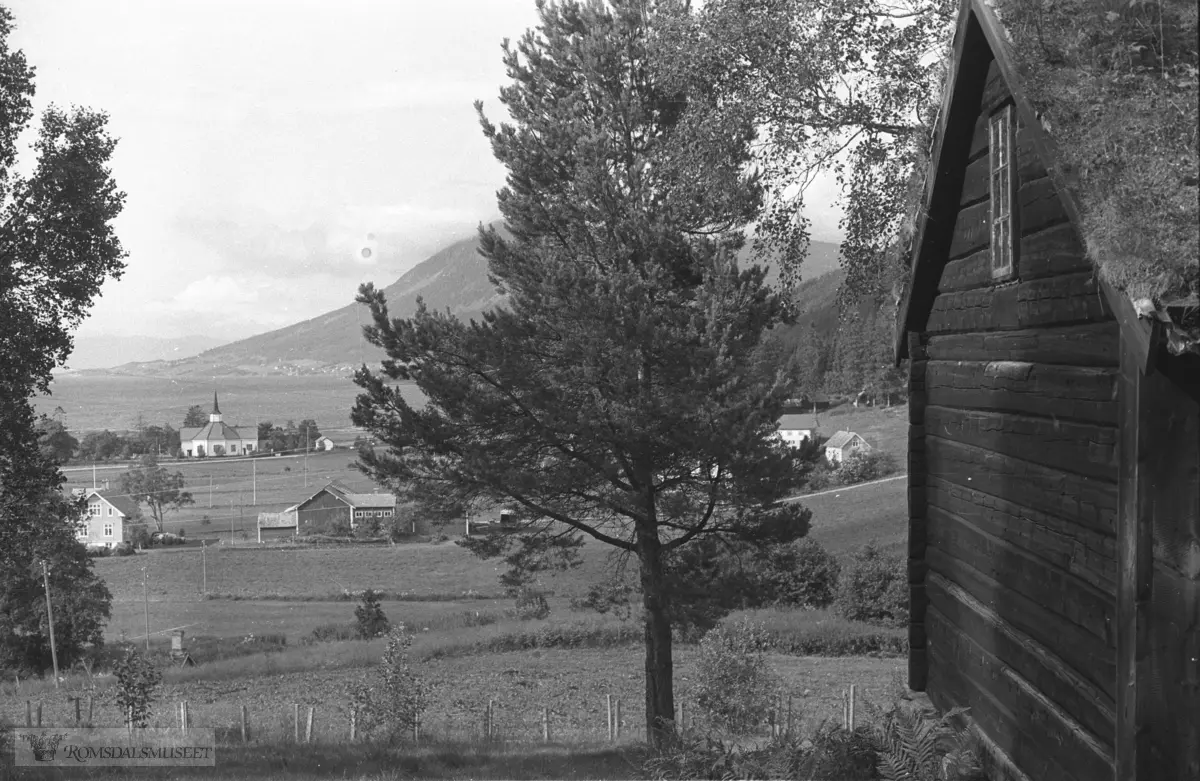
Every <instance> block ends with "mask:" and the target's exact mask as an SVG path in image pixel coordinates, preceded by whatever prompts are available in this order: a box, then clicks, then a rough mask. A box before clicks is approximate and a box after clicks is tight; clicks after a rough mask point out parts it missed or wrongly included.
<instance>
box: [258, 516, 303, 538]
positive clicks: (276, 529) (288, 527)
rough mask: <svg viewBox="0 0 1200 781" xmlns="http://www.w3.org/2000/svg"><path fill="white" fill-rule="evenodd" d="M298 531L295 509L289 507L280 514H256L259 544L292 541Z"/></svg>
mask: <svg viewBox="0 0 1200 781" xmlns="http://www.w3.org/2000/svg"><path fill="white" fill-rule="evenodd" d="M298 531H299V526H298V521H297V515H296V508H295V507H289V508H288V509H286V510H284V511H283V512H280V513H259V514H258V541H259V542H272V541H276V540H290V539H294V538H295V537H296V534H297V532H298Z"/></svg>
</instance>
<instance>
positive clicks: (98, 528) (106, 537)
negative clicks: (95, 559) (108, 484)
mask: <svg viewBox="0 0 1200 781" xmlns="http://www.w3.org/2000/svg"><path fill="white" fill-rule="evenodd" d="M85 496H86V497H87V509H86V510H84V514H83V524H82V525H81V526H80V527H79V530H78V532H77V533H76V536H77V537H78V538H79V541H80V542H82V543H83V544H84V545H89V546H93V547H95V546H103V547H105V548H111V547H113V546H114V545H116V544H117V543H119V542H121V541H122V540H123V539H124V534H125V524H126V523H127V522H128V521H129V520H131V519H133V518H136V517H137V516H138V515H139V512H138V509H139V508H138V505H137V502H135V501H133V500H132V499H130V498H129V497H128V496H123V495H117V494H109V495H108V496H105V495H104V494H102V493H100V492H99V491H97V490H96V489H95V488H89V489H88V490H87V492H86V494H85Z"/></svg>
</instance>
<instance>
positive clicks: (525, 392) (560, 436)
mask: <svg viewBox="0 0 1200 781" xmlns="http://www.w3.org/2000/svg"><path fill="white" fill-rule="evenodd" d="M539 13H540V19H541V24H540V27H539V28H538V29H537V30H536V31H530V32H528V33H527V34H526V35H525V36H524V37H523V38H521V40H520V41H519V42H518V43H517V44H516V46H510V45H507V44H506V45H505V47H504V51H505V55H504V58H505V65H506V66H507V69H508V74H509V77H510V78H511V79H512V83H511V84H510V85H509V86H507V87H505V88H504V89H503V90H502V92H501V100H502V102H503V103H504V104H505V106H506V108H507V109H508V113H509V115H510V116H511V117H512V120H513V121H512V124H511V125H502V126H499V127H497V126H495V125H493V124H492V123H491V122H490V121H488V120H487V119H486V118H485V117H483V114H482V109H480V114H481V121H482V124H483V128H484V132H485V134H486V136H487V137H488V138H489V139H490V140H491V143H492V149H493V152H494V154H495V156H496V158H497V159H498V160H499V161H500V162H501V163H503V164H504V165H505V166H506V167H507V168H508V170H509V176H508V186H507V187H505V188H504V189H503V190H502V191H501V192H500V194H499V205H500V209H501V212H502V214H503V215H504V219H505V226H506V231H505V232H504V233H502V232H500V231H497V230H491V229H489V230H481V244H482V251H483V254H484V255H485V256H486V257H487V259H488V262H489V270H490V273H491V277H492V279H493V281H494V282H495V283H496V284H497V286H498V287H500V288H501V289H503V290H504V291H506V292H507V293H508V304H507V306H506V307H504V308H498V309H496V310H493V311H491V312H488V313H485V314H484V315H483V317H482V321H480V322H473V323H471V324H463V323H461V322H459V321H458V320H457V319H455V318H453V317H452V316H450V315H449V314H443V313H435V312H431V311H429V310H428V309H427V308H426V307H425V306H424V305H423V304H422V305H420V306H419V308H418V311H417V314H416V316H415V317H413V318H410V319H396V320H393V319H391V318H390V317H389V314H388V309H387V303H386V301H385V299H384V296H383V294H382V293H381V292H380V291H377V290H375V289H374V288H373V287H372V286H370V285H365V286H364V287H363V288H362V289H361V291H360V295H359V299H358V300H359V301H360V302H361V303H364V304H366V305H368V306H369V307H370V309H371V313H372V320H373V324H372V325H370V326H368V327H366V328H365V329H364V331H365V334H366V336H367V339H368V340H369V341H370V342H371V343H373V344H375V345H377V346H380V347H382V348H383V349H384V350H385V351H386V352H387V355H388V359H387V361H385V363H384V365H383V369H382V372H379V373H376V372H373V371H370V370H368V369H367V368H366V367H363V368H362V369H361V370H360V371H359V372H358V373H357V374H356V376H355V381H356V383H357V384H358V385H359V386H360V387H361V388H362V389H363V393H362V394H360V396H359V398H358V402H357V404H356V405H355V408H354V411H353V413H352V419H353V421H354V422H355V424H356V425H359V426H362V427H364V428H366V429H369V430H370V431H371V432H372V434H374V435H375V436H376V437H377V438H378V440H379V441H380V442H381V443H383V444H384V445H386V447H378V448H375V449H374V450H365V451H362V452H361V453H360V465H361V466H362V468H364V469H365V470H366V471H367V472H368V473H369V474H371V475H372V476H373V477H374V478H376V479H377V480H379V481H381V482H383V483H385V484H387V485H389V486H390V487H392V488H393V489H394V490H396V491H397V492H398V493H400V494H401V495H402V497H403V498H404V499H407V500H415V501H420V502H422V503H423V504H424V506H425V507H426V508H427V509H429V510H430V511H436V512H439V513H440V514H442V515H445V516H453V515H455V514H457V515H458V517H461V512H462V510H463V509H464V508H465V507H467V506H469V505H470V504H471V503H473V502H479V501H484V502H501V501H503V502H504V503H506V504H508V505H510V506H513V507H515V508H517V509H518V519H519V522H518V523H517V524H516V525H515V529H514V531H512V532H511V533H508V534H503V535H497V536H489V537H488V538H486V539H472V540H471V541H470V542H469V543H467V544H469V545H470V546H471V547H473V548H474V549H476V550H477V551H478V552H480V553H481V554H484V555H500V554H505V555H507V560H508V562H509V564H510V567H515V569H516V570H517V571H518V574H520V573H525V574H526V575H527V574H528V573H530V572H533V571H536V570H537V569H539V568H542V567H545V566H550V565H551V564H553V563H556V562H557V563H570V562H572V561H577V560H578V550H579V546H580V545H582V544H583V540H584V537H588V538H591V539H592V540H595V541H599V542H601V543H605V544H607V545H611V546H613V547H615V548H617V549H619V550H621V551H625V552H628V553H629V554H631V555H632V556H633V557H634V559H635V560H636V561H637V562H638V568H639V579H638V580H639V586H640V591H641V595H642V607H643V613H644V616H645V623H646V662H645V669H646V714H647V725H646V726H647V736H648V739H649V740H650V741H651V742H652V743H654V744H656V745H661V744H662V743H663V741H664V740H665V739H666V737H667V735H668V734H669V731H670V722H671V720H672V719H673V718H674V692H673V680H672V640H671V629H672V621H677V620H679V616H680V615H682V614H683V613H684V612H686V608H687V607H688V606H687V605H686V604H683V597H682V596H680V595H677V594H675V593H673V591H672V582H673V581H672V574H673V571H672V568H673V567H682V566H683V564H682V563H681V562H682V561H683V559H681V558H680V556H679V554H681V553H682V552H684V551H687V550H689V549H690V548H691V547H692V546H694V545H697V544H700V543H702V542H704V541H706V540H709V541H711V540H714V539H716V538H717V537H721V538H726V539H729V540H736V541H742V540H752V541H756V542H766V541H770V540H780V541H787V540H790V539H793V538H796V537H799V536H801V535H803V534H804V533H805V532H806V531H807V515H806V514H805V512H804V511H803V510H802V509H801V508H799V507H797V506H796V505H793V504H786V505H777V504H776V500H778V499H779V498H781V497H782V496H783V495H784V494H785V492H786V491H787V490H788V488H789V487H790V485H791V484H792V482H794V479H795V477H794V476H795V475H796V473H797V472H796V470H795V468H794V464H793V462H792V456H791V455H790V454H789V453H788V452H787V449H786V448H783V447H782V446H778V445H776V444H774V443H773V439H772V437H771V435H772V434H773V433H774V430H775V423H776V420H777V419H778V416H779V413H780V411H781V409H782V405H783V402H784V400H785V399H787V398H788V397H790V396H791V395H792V391H793V390H794V388H793V387H792V383H791V381H790V380H788V379H787V378H785V377H783V376H781V375H779V374H778V373H777V372H776V371H775V369H774V368H773V367H771V366H770V365H769V362H767V361H764V360H762V356H761V352H762V346H763V344H764V337H765V334H766V333H767V332H768V331H769V329H770V328H772V327H773V326H775V325H777V324H779V323H781V322H783V320H784V319H785V315H786V311H787V306H786V302H785V300H784V298H783V297H782V296H781V295H779V294H777V293H776V292H774V291H773V290H772V289H770V288H769V287H768V286H767V285H766V282H765V277H766V274H765V272H764V271H763V270H762V269H760V268H758V267H753V268H749V269H739V268H738V267H737V266H736V263H735V261H734V259H733V258H734V255H735V250H736V249H737V248H738V247H739V246H740V244H741V234H740V229H741V228H742V227H743V226H744V225H745V224H746V223H747V222H748V221H749V220H750V219H751V218H752V217H753V216H754V215H755V213H756V209H757V207H758V206H759V203H760V201H759V191H758V188H757V186H756V184H755V182H754V181H753V180H752V179H748V178H747V177H746V176H745V175H744V171H745V169H746V166H745V164H746V162H747V160H748V154H749V142H750V141H751V139H752V137H753V133H752V128H751V126H750V124H749V123H747V122H745V121H743V120H742V118H741V117H739V116H737V115H736V114H730V113H728V112H726V111H725V110H724V106H723V104H719V103H717V102H715V101H712V100H710V99H709V96H711V94H712V91H711V90H710V89H706V88H705V85H704V84H702V83H697V82H694V81H691V80H689V79H690V77H689V75H688V74H686V73H671V74H665V73H661V72H659V71H658V70H656V67H655V60H654V59H653V57H652V44H653V41H654V40H655V34H656V30H657V25H658V24H659V22H660V21H661V20H662V19H663V18H665V17H666V16H668V15H670V14H679V13H685V10H684V7H683V5H682V4H679V3H669V2H663V3H656V2H644V1H643V0H614V2H611V3H608V4H605V3H600V2H562V3H558V4H546V5H544V6H539ZM397 381H412V382H415V383H416V384H417V386H418V387H419V388H420V389H421V390H422V391H423V392H424V394H425V395H426V396H427V397H428V400H429V401H428V403H427V405H426V406H425V407H424V408H422V409H415V408H413V407H411V406H410V405H409V404H408V403H407V402H406V401H405V399H404V397H403V395H402V394H401V393H400V392H399V391H398V390H397V389H396V387H395V382H397ZM511 582H512V583H513V584H514V585H517V586H519V585H521V583H522V582H527V581H522V579H521V578H520V577H518V578H516V579H514V580H512V581H511ZM677 597H678V598H677Z"/></svg>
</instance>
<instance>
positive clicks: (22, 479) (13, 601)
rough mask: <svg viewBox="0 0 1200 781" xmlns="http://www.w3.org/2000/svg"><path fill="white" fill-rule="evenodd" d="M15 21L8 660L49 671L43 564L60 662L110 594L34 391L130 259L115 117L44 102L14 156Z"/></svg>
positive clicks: (2, 252) (22, 127) (0, 115)
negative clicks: (120, 226)
mask: <svg viewBox="0 0 1200 781" xmlns="http://www.w3.org/2000/svg"><path fill="white" fill-rule="evenodd" d="M12 29H13V17H12V14H10V13H9V11H8V10H7V9H6V8H4V7H0V74H2V76H0V334H3V337H4V338H3V339H0V366H2V367H4V368H3V371H2V372H0V668H12V667H18V668H23V669H34V670H38V671H39V672H40V671H41V670H42V669H45V667H48V666H49V662H50V643H49V632H48V631H47V630H48V624H47V620H46V605H45V598H46V597H45V590H44V585H43V582H42V578H43V568H42V566H41V562H43V561H44V562H46V570H48V572H49V583H50V592H51V601H52V604H53V607H54V621H55V627H54V629H55V637H56V640H57V641H58V653H59V661H60V662H61V663H63V664H70V663H72V661H73V660H74V659H77V658H79V656H80V655H81V654H82V653H83V652H84V651H85V650H86V648H87V646H88V645H92V644H99V643H100V642H101V639H102V636H103V631H102V630H103V626H104V621H105V619H107V617H108V614H109V603H110V600H111V595H110V594H109V592H108V589H106V588H105V587H104V584H103V582H101V581H100V580H99V579H98V578H97V577H96V576H95V574H94V572H93V571H92V565H91V561H90V560H89V559H88V557H87V555H86V551H85V550H84V548H83V546H82V545H81V544H80V543H79V542H78V540H77V539H76V536H75V532H76V529H77V523H78V521H79V518H80V513H81V508H80V506H79V503H77V502H74V501H71V500H68V499H66V498H65V497H64V496H63V495H62V493H61V491H60V490H59V489H60V487H61V485H62V482H63V477H62V473H61V472H60V471H59V469H58V466H57V464H55V463H54V462H53V461H52V460H51V459H49V458H47V457H46V454H44V453H43V452H42V451H41V449H40V448H39V442H38V435H37V431H36V426H37V418H36V416H35V414H34V411H33V406H32V403H31V398H32V396H33V395H34V394H45V393H48V392H49V390H50V388H49V385H50V377H51V371H52V370H53V369H54V368H55V367H56V366H61V365H63V363H64V362H65V361H66V359H67V357H68V355H69V354H70V352H71V347H72V340H71V332H72V330H73V329H74V328H75V327H76V326H78V325H79V323H80V322H81V321H82V319H83V318H84V316H85V315H86V313H87V310H88V308H89V307H90V306H91V303H92V301H93V299H94V298H95V297H96V295H98V294H99V291H100V286H101V284H102V283H103V282H104V280H105V279H107V278H114V277H118V276H120V274H121V271H122V269H123V268H124V260H123V259H124V256H125V253H124V251H123V250H122V249H121V244H120V242H119V241H118V240H117V237H116V235H115V234H114V232H113V227H112V222H113V220H114V219H115V218H116V216H117V215H118V214H119V213H120V211H121V207H122V204H123V201H124V194H123V193H121V192H120V191H119V190H118V189H117V187H116V184H115V183H114V182H113V179H112V176H111V174H110V171H109V160H110V159H111V156H112V152H113V149H114V147H115V141H113V139H112V138H110V137H109V135H108V133H107V130H106V124H107V117H106V116H105V115H104V114H103V113H101V112H96V111H92V110H89V109H86V108H74V109H71V110H69V111H68V110H64V109H61V108H57V107H51V108H48V109H46V110H45V111H44V112H43V113H42V116H41V123H40V125H39V127H38V128H37V129H36V131H35V136H34V141H33V151H34V155H35V159H34V160H32V161H31V163H32V164H31V165H27V166H21V167H20V168H18V166H17V163H18V155H17V140H18V138H20V137H21V136H22V135H23V134H24V133H25V131H26V130H27V129H29V126H30V122H31V120H32V119H33V110H32V105H31V98H32V96H33V92H34V84H33V68H31V67H30V66H29V65H28V63H27V62H26V60H25V55H24V54H23V53H22V52H20V51H13V50H12V49H10V48H9V46H8V37H9V33H10V32H11V31H12ZM20 171H27V173H25V174H23V173H21V172H20Z"/></svg>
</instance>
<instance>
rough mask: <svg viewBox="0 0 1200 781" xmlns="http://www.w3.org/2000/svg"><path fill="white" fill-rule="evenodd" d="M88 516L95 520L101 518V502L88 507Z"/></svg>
mask: <svg viewBox="0 0 1200 781" xmlns="http://www.w3.org/2000/svg"><path fill="white" fill-rule="evenodd" d="M88 515H90V516H91V517H93V518H99V517H100V503H99V502H96V503H95V504H89V505H88Z"/></svg>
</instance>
